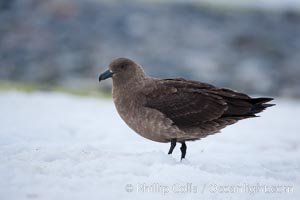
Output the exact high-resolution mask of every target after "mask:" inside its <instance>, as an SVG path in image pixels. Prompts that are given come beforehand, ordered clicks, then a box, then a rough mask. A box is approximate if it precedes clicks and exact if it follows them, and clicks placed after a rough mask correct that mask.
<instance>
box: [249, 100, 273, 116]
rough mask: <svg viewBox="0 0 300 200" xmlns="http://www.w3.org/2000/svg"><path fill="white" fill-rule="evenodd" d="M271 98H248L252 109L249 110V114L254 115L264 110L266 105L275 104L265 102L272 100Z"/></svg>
mask: <svg viewBox="0 0 300 200" xmlns="http://www.w3.org/2000/svg"><path fill="white" fill-rule="evenodd" d="M273 100H274V99H273V98H264V97H263V98H253V99H250V100H249V102H250V103H251V104H252V105H253V106H252V109H251V111H250V113H249V114H250V115H255V114H257V113H260V112H262V111H264V110H265V109H266V108H268V107H272V106H275V105H276V104H270V103H267V102H270V101H273Z"/></svg>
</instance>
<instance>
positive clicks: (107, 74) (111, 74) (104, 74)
mask: <svg viewBox="0 0 300 200" xmlns="http://www.w3.org/2000/svg"><path fill="white" fill-rule="evenodd" d="M113 75H114V73H113V72H112V71H111V70H107V71H105V72H104V73H103V74H101V75H100V76H99V82H101V81H103V80H105V79H108V78H111V77H112V76H113Z"/></svg>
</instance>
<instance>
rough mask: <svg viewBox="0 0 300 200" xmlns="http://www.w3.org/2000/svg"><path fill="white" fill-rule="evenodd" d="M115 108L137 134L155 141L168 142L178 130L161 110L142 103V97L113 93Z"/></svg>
mask: <svg viewBox="0 0 300 200" xmlns="http://www.w3.org/2000/svg"><path fill="white" fill-rule="evenodd" d="M114 102H115V106H116V109H117V111H118V113H119V115H120V116H121V118H122V119H123V120H124V122H125V123H126V124H127V125H128V126H129V127H130V128H131V129H133V130H134V131H135V132H137V133H138V134H139V135H141V136H143V137H145V138H147V139H150V140H153V141H156V142H168V141H169V139H170V138H174V137H176V135H177V134H178V133H179V132H180V130H179V129H178V128H177V127H174V126H173V122H172V121H171V120H170V119H168V118H167V117H166V116H164V115H163V114H162V113H161V112H159V111H157V110H154V109H151V108H147V107H145V106H144V105H143V98H142V97H141V96H139V97H138V98H137V97H136V96H135V95H134V94H131V95H123V96H118V95H115V94H114Z"/></svg>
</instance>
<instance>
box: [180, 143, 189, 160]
mask: <svg viewBox="0 0 300 200" xmlns="http://www.w3.org/2000/svg"><path fill="white" fill-rule="evenodd" d="M181 144H182V145H181V148H180V150H181V160H183V159H185V156H186V150H187V146H186V144H185V142H182V143H181Z"/></svg>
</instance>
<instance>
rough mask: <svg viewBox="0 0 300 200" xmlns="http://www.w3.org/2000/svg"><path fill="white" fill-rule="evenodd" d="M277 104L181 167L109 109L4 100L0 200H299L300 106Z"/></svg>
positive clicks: (201, 146)
mask: <svg viewBox="0 0 300 200" xmlns="http://www.w3.org/2000/svg"><path fill="white" fill-rule="evenodd" d="M276 103H277V104H278V105H277V106H276V107H272V108H270V109H268V110H267V111H265V112H264V113H263V114H262V117H261V118H257V119H250V120H244V121H241V122H239V123H238V124H236V125H233V126H230V127H228V128H226V129H224V130H223V131H222V133H220V134H217V135H214V136H210V137H208V138H206V139H203V140H201V141H197V142H193V143H188V154H187V158H188V159H187V160H185V161H184V162H182V163H181V162H180V161H179V158H180V150H179V147H177V148H176V151H175V153H174V155H172V156H169V155H167V154H166V152H167V150H168V149H169V144H160V143H155V142H152V141H148V140H146V139H144V138H142V137H140V136H138V135H137V134H135V133H134V132H133V131H131V130H130V129H129V128H128V127H127V126H126V125H125V124H124V122H122V120H121V119H120V118H119V116H118V114H117V112H116V111H115V108H114V105H113V103H112V101H111V100H110V99H107V100H101V99H96V98H91V97H90V98H88V97H74V96H70V95H65V94H58V93H33V94H25V93H20V92H2V93H0V111H1V112H0V199H1V200H23V199H43V200H53V199H59V200H71V199H72V200H83V199H89V200H99V199H113V200H114V199H151V200H152V199H214V200H216V199H239V200H240V199H264V200H265V199H285V200H286V199H299V198H300V192H299V189H300V132H299V130H300V123H299V114H300V102H297V101H291V100H278V101H276ZM257 186H260V188H255V187H257ZM185 187H186V188H185ZM229 187H230V188H229ZM264 187H265V188H264ZM275 187H276V188H277V191H275V189H276V188H275ZM284 187H286V188H284ZM274 188H275V189H274ZM229 189H231V190H232V191H229ZM255 189H256V190H255ZM126 190H127V191H126ZM284 190H286V191H284ZM228 192H229V193H228Z"/></svg>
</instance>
